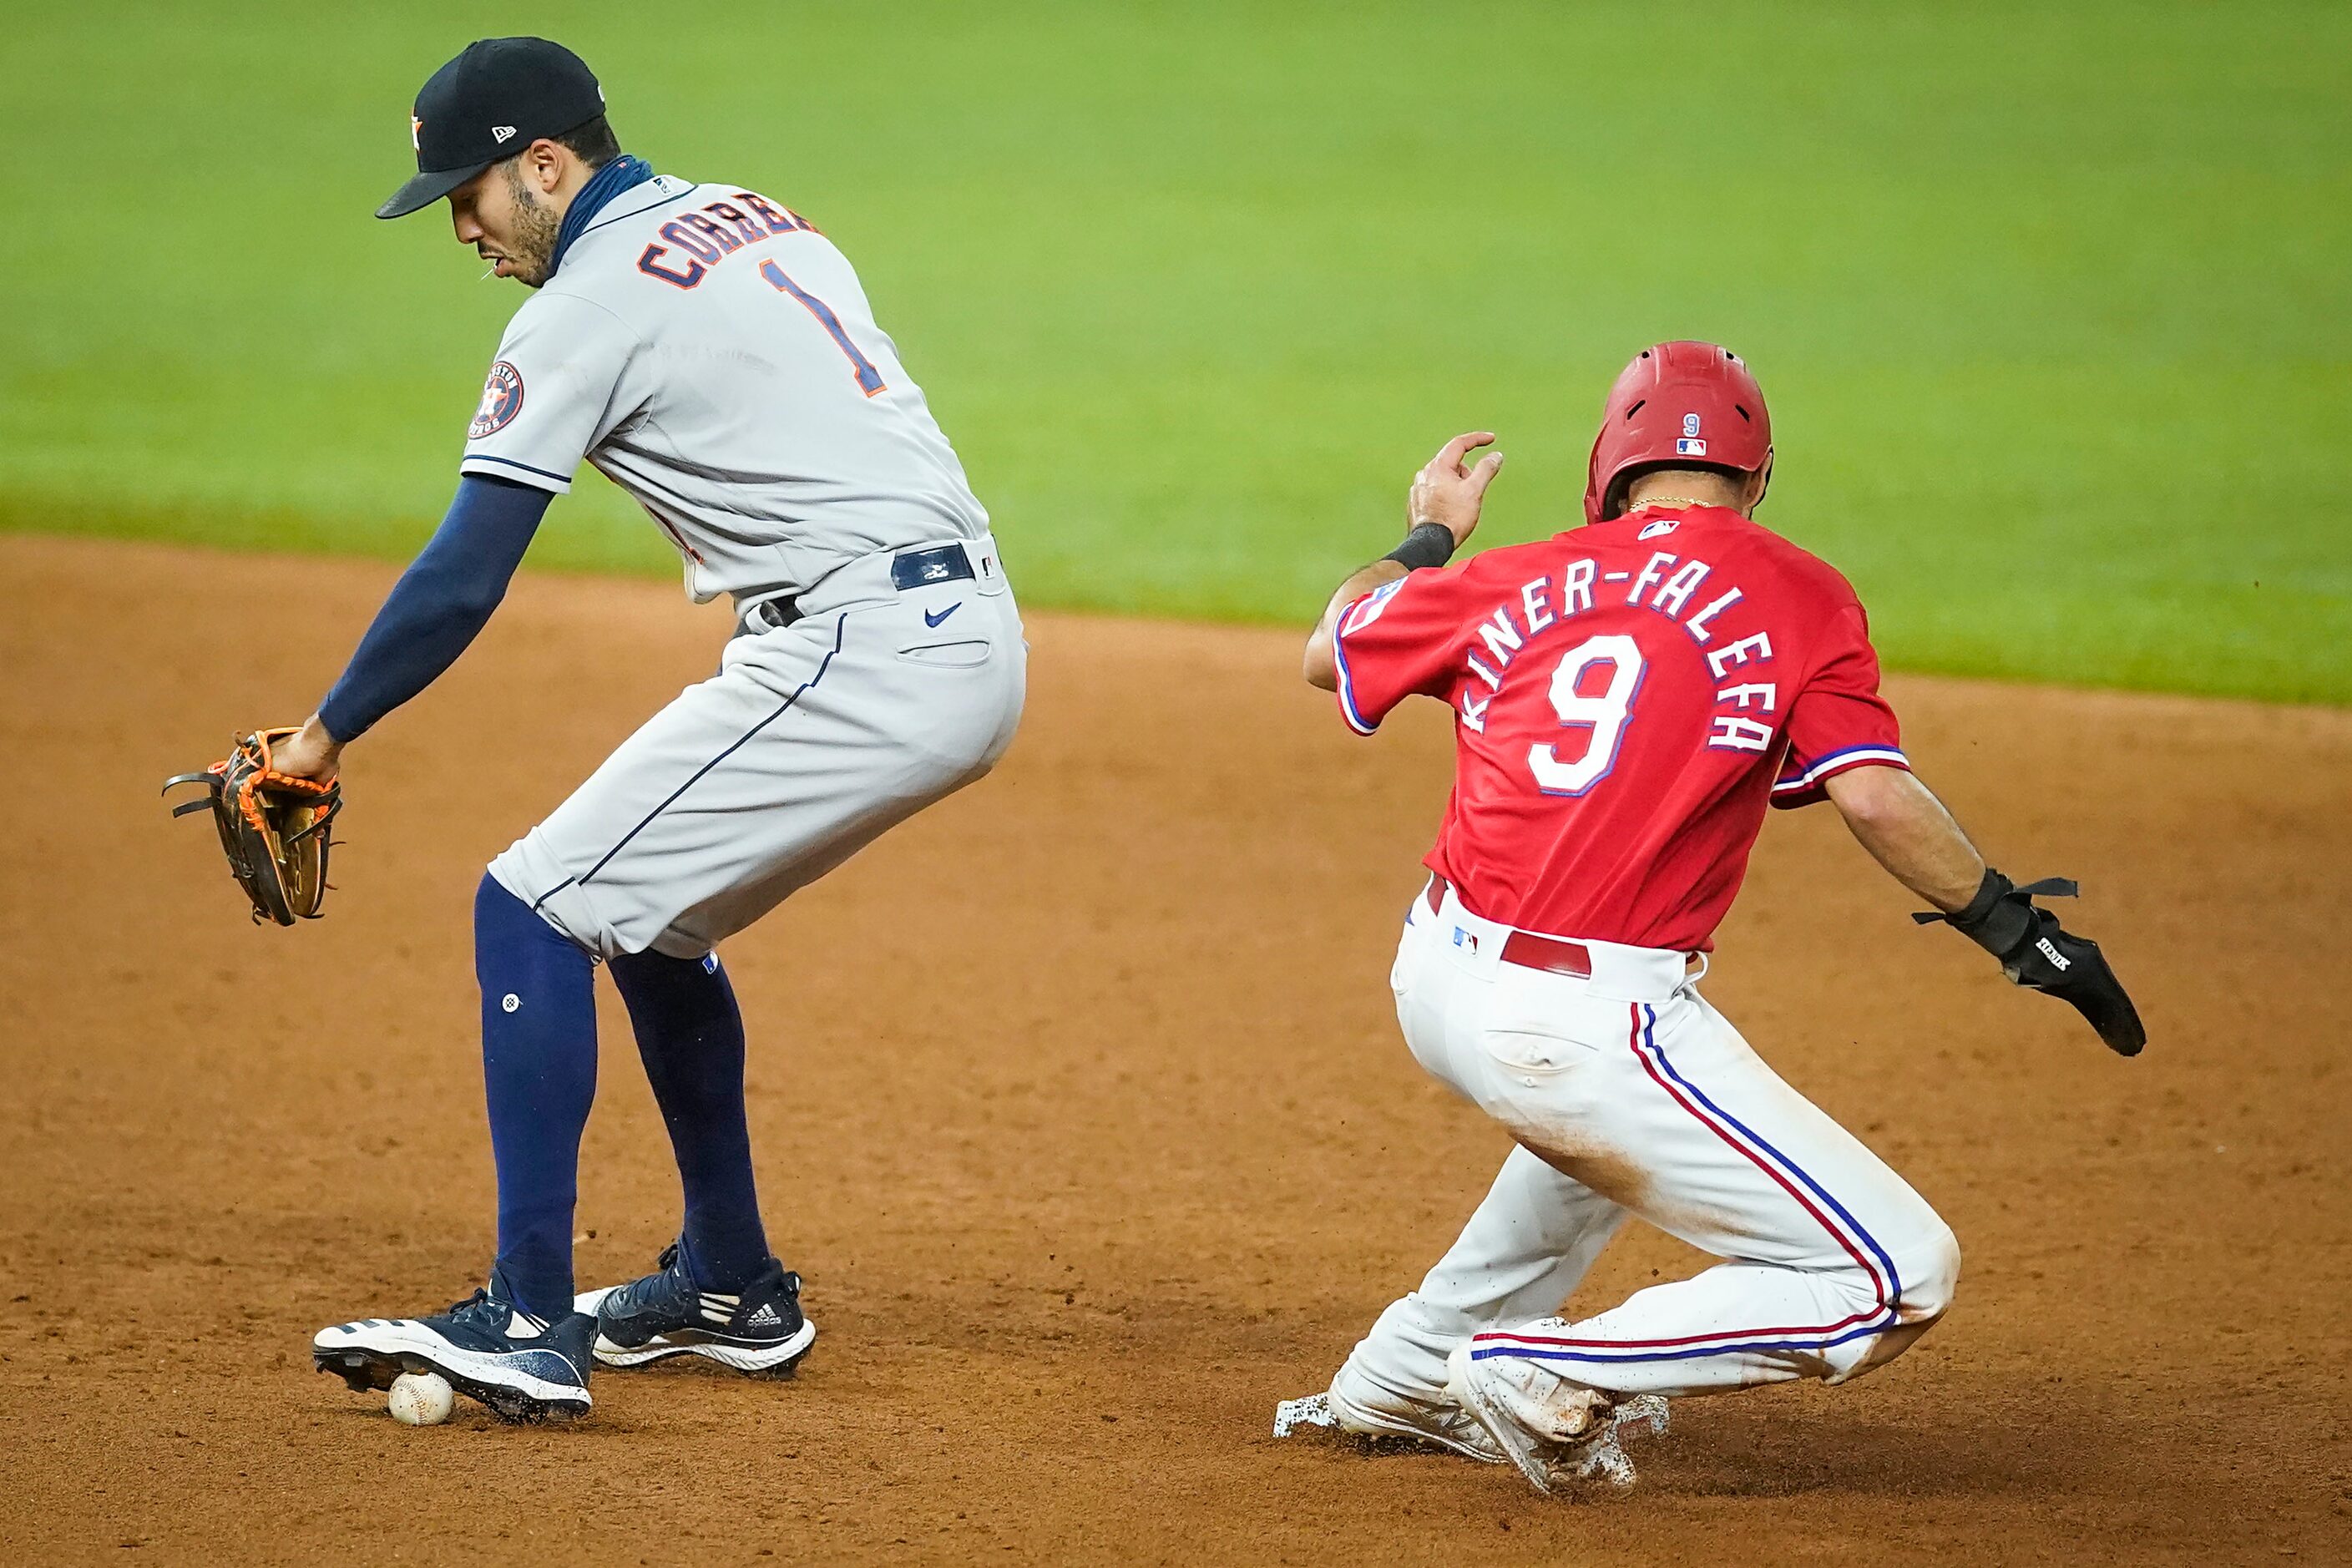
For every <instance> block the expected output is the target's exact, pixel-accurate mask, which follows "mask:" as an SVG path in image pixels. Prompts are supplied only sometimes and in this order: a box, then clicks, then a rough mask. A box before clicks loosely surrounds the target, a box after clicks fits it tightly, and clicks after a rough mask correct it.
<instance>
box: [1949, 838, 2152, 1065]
mask: <svg viewBox="0 0 2352 1568" xmlns="http://www.w3.org/2000/svg"><path fill="white" fill-rule="evenodd" d="M2080 890H2081V889H2079V888H2078V887H2077V886H2076V885H2075V884H2074V882H2072V881H2070V880H2068V879H2066V878H2063V877H2050V878H2046V879H2043V880H2042V881H2039V882H2029V883H2027V884H2026V885H2025V886H2024V887H2022V888H2021V887H2019V886H2018V885H2017V884H2016V883H2014V882H2012V881H2011V880H2010V879H2008V878H2006V877H2004V876H2002V875H2001V874H2000V872H1998V871H1996V870H1994V869H1993V868H1991V867H1990V866H1988V867H1986V868H1985V875H1984V881H1983V882H1982V884H1980V885H1979V887H1978V889H1977V896H1976V897H1975V898H1973V899H1971V900H1969V905H1968V907H1967V908H1966V909H1963V910H1958V911H1957V912H1955V913H1952V914H1944V913H1941V912H1939V911H1935V910H1930V911H1928V912H1927V913H1924V914H1916V915H1913V916H1912V917H1911V918H1912V919H1913V920H1915V921H1918V922H1919V923H1920V924H1921V925H1932V924H1934V923H1936V922H1937V921H1949V922H1950V923H1951V925H1952V927H1953V929H1955V930H1956V931H1958V932H1959V933H1960V934H1961V935H1962V936H1965V937H1967V938H1968V939H1969V941H1970V942H1975V943H1976V944H1977V945H1978V946H1979V947H1981V948H1983V949H1984V950H1985V951H1986V952H1990V953H1991V954H1992V955H1993V956H1994V957H1995V958H1997V959H1999V960H2000V972H2001V973H2003V974H2006V975H2008V976H2009V978H2010V981H2011V984H2017V985H2022V986H2025V987H2027V988H2028V989H2029V990H2033V991H2041V992H2044V993H2046V994H2050V995H2052V996H2055V997H2058V998H2060V999H2061V1000H2063V1001H2065V1002H2068V1003H2071V1004H2073V1005H2074V1010H2075V1011H2076V1012H2078V1013H2080V1014H2082V1015H2083V1016H2084V1017H2085V1018H2087V1019H2089V1020H2090V1023H2091V1027H2093V1028H2094V1029H2096V1030H2098V1031H2099V1038H2101V1039H2103V1040H2105V1042H2106V1043H2107V1048H2108V1049H2109V1050H2111V1051H2114V1052H2115V1053H2116V1055H2118V1056H2126V1057H2136V1056H2137V1055H2139V1052H2140V1047H2142V1046H2145V1045H2147V1029H2146V1028H2145V1027H2144V1026H2142V1025H2141V1023H2140V1021H2139V1010H2138V1009H2137V1008H2136V1007H2134V1006H2133V1005H2132V999H2131V997H2130V996H2129V995H2127V994H2126V993H2125V991H2124V987H2123V982H2122V981H2120V980H2117V979H2116V972H2115V971H2114V970H2113V969H2112V968H2110V967H2108V964H2107V961H2106V959H2105V957H2104V956H2103V955H2102V954H2101V953H2100V952H2099V944H2098V943H2097V942H2093V941H2091V940H2090V939H2089V938H2088V937H2080V936H2074V935H2073V934H2071V933H2069V932H2067V931H2063V930H2061V929H2060V928H2059V924H2058V917H2057V916H2056V915H2054V914H2053V913H2051V912H2050V911H2049V910H2045V909H2042V908H2041V907H2039V906H2038V905H2036V904H2035V903H2034V901H2033V899H2034V895H2035V894H2037V893H2039V894H2043V895H2047V896H2050V897H2054V898H2065V899H2071V898H2073V897H2074V895H2075V894H2076V893H2077V892H2079V891H2080Z"/></svg>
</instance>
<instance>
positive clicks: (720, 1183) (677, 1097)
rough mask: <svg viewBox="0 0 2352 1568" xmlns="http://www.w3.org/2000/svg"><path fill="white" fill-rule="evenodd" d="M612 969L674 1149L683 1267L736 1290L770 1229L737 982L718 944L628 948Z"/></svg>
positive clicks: (710, 1283)
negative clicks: (694, 951)
mask: <svg viewBox="0 0 2352 1568" xmlns="http://www.w3.org/2000/svg"><path fill="white" fill-rule="evenodd" d="M612 969H613V982H614V984H616V985H618V986H619V987H620V988H621V1000H622V1001H624V1002H625V1003H626V1004H628V1008H629V1022H630V1024H631V1025H632V1026H634V1027H635V1030H636V1036H637V1054H638V1055H639V1056H640V1057H642V1058H645V1064H646V1079H647V1080H649V1081H650V1082H651V1083H652V1084H653V1089H654V1099H655V1100H657V1101H659V1102H660V1105H661V1110H662V1120H663V1121H665V1122H667V1123H668V1125H669V1142H670V1149H671V1151H672V1152H674V1153H675V1154H676V1155H677V1174H678V1181H679V1183H680V1184H681V1185H683V1186H684V1188H685V1190H686V1229H685V1235H684V1238H683V1240H684V1246H685V1248H686V1263H687V1271H688V1273H689V1274H691V1275H692V1276H693V1278H694V1282H695V1283H696V1284H697V1285H698V1286H700V1287H702V1288H703V1289H706V1290H715V1291H720V1292H728V1293H731V1292H736V1291H740V1290H741V1289H743V1288H744V1287H745V1286H747V1285H749V1284H750V1283H751V1281H752V1279H754V1278H756V1277H757V1276H758V1274H759V1272H760V1269H761V1267H762V1266H763V1265H765V1264H766V1262H767V1261H768V1233H767V1232H766V1231H765V1230H764V1229H763V1228H761V1225H760V1198H759V1193H758V1191H757V1189H756V1188H755V1186H754V1185H753V1183H752V1178H751V1130H750V1129H749V1128H748V1127H747V1126H746V1125H745V1123H744V1118H743V1015H742V1013H741V1012H740V1010H739V1009H738V1008H737V1007H736V1005H735V988H734V987H733V986H732V985H730V984H728V983H727V972H726V971H725V970H723V969H721V968H719V955H718V954H716V953H713V954H711V955H710V956H709V957H708V958H699V959H696V958H671V957H668V956H667V955H666V954H663V953H658V952H632V953H625V954H623V955H621V956H620V957H618V958H615V959H614V960H613V962H612Z"/></svg>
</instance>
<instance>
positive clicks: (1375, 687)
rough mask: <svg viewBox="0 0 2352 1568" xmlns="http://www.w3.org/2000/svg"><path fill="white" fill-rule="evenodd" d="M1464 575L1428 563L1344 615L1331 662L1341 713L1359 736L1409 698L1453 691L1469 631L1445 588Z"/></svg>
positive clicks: (1377, 590) (1363, 599)
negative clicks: (1457, 648)
mask: <svg viewBox="0 0 2352 1568" xmlns="http://www.w3.org/2000/svg"><path fill="white" fill-rule="evenodd" d="M1455 575H1457V574H1454V573H1446V572H1441V571H1437V570H1434V569H1430V568H1423V570H1421V571H1418V572H1408V573H1406V574H1404V575H1403V576H1402V577H1400V578H1398V579H1397V580H1396V581H1395V582H1393V583H1383V584H1381V585H1380V586H1379V587H1377V588H1375V589H1373V590H1372V591H1371V592H1370V593H1369V594H1366V595H1364V596H1363V597H1361V598H1360V599H1358V600H1356V601H1355V602H1354V603H1352V604H1350V605H1349V606H1348V607H1347V609H1345V610H1344V611H1342V612H1341V613H1340V616H1339V630H1338V633H1337V635H1336V636H1334V637H1332V639H1331V662H1332V664H1333V665H1334V666H1335V667H1336V668H1337V669H1338V673H1339V717H1341V718H1342V719H1345V720H1346V721H1348V728H1349V729H1350V730H1353V731H1356V733H1357V734H1359V735H1369V734H1370V733H1371V732H1372V731H1374V730H1377V729H1379V728H1380V723H1381V720H1383V719H1385V718H1387V717H1388V716H1389V710H1391V709H1392V708H1394V707H1395V706H1396V705H1397V704H1398V703H1400V702H1402V701H1403V700H1405V699H1406V698H1408V697H1411V696H1413V695H1414V694H1416V693H1418V694H1420V695H1422V696H1423V697H1439V698H1443V697H1447V696H1449V695H1450V694H1451V692H1452V690H1453V683H1454V674H1453V654H1454V641H1455V637H1456V636H1457V634H1458V633H1459V632H1460V631H1461V629H1462V628H1461V626H1460V624H1459V622H1460V617H1459V616H1456V615H1455V614H1454V611H1453V609H1452V607H1451V605H1450V604H1449V597H1450V595H1447V593H1446V592H1445V585H1446V584H1447V582H1448V580H1449V579H1451V578H1453V577H1454V576H1455Z"/></svg>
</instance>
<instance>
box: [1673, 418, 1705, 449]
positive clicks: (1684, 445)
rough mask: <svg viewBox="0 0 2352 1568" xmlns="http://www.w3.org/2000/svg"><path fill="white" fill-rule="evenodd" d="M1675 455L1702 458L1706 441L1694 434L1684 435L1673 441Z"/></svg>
mask: <svg viewBox="0 0 2352 1568" xmlns="http://www.w3.org/2000/svg"><path fill="white" fill-rule="evenodd" d="M1694 418H1696V416H1694ZM1675 457H1677V458H1704V457H1706V442H1704V441H1702V440H1700V439H1699V438H1698V437H1696V436H1685V437H1683V438H1682V439H1681V440H1679V441H1677V442H1675Z"/></svg>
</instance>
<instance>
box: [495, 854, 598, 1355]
mask: <svg viewBox="0 0 2352 1568" xmlns="http://www.w3.org/2000/svg"><path fill="white" fill-rule="evenodd" d="M474 974H475V977H476V978H477V979H478V980H479V981H480V982H481V984H482V1077H483V1080H484V1083H485V1086H486V1088H487V1089H488V1098H489V1107H490V1151H491V1153H492V1155H493V1156H494V1157H495V1158H496V1160H497V1162H498V1169H499V1261H498V1279H499V1283H500V1284H501V1285H503V1286H504V1287H505V1288H506V1289H509V1290H511V1291H512V1292H513V1293H514V1294H513V1300H514V1304H515V1305H516V1306H519V1307H520V1308H521V1309H522V1310H524V1311H526V1312H529V1313H530V1314H531V1315H532V1316H534V1317H538V1318H544V1319H548V1320H550V1321H552V1320H554V1319H557V1318H561V1317H562V1316H564V1315H565V1314H566V1313H568V1312H570V1311H571V1310H572V1207H573V1205H574V1204H575V1203H576V1202H577V1200H578V1197H579V1184H580V1134H581V1132H582V1131H583V1129H584V1128H586V1126H587V1125H588V1108H589V1106H590V1105H591V1104H592V1103H593V1101H594V1100H595V1098H596V966H595V964H594V963H593V962H592V961H591V960H590V958H589V956H588V954H587V953H585V952H583V951H581V949H579V948H578V947H576V946H574V945H573V944H572V941H571V939H570V938H568V937H566V936H565V935H564V934H563V933H562V932H561V931H557V930H556V929H555V928H554V927H553V926H551V925H549V924H548V923H547V922H546V921H543V920H541V919H540V918H539V916H538V915H536V914H533V913H532V912H531V910H530V905H528V904H526V903H524V902H523V901H522V900H520V899H518V898H516V897H515V896H514V895H513V894H512V893H509V892H508V891H507V890H506V889H504V888H502V887H500V886H499V884H498V882H497V881H496V880H495V879H492V878H490V877H488V876H484V877H483V879H482V885H481V889H480V890H479V891H478V892H477V893H476V894H475V895H474Z"/></svg>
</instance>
